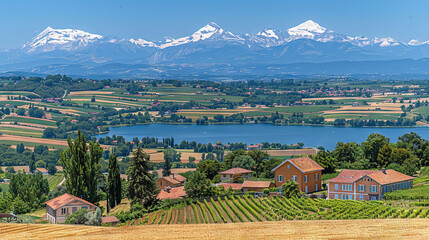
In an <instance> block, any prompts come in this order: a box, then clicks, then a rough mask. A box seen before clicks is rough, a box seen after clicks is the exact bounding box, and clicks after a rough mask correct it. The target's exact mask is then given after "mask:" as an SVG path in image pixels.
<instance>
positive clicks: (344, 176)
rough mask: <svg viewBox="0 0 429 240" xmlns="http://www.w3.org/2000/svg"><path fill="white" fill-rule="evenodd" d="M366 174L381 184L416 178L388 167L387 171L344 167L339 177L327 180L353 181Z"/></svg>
mask: <svg viewBox="0 0 429 240" xmlns="http://www.w3.org/2000/svg"><path fill="white" fill-rule="evenodd" d="M365 175H366V176H368V177H370V178H371V179H373V180H374V181H376V182H378V183H379V184H381V185H384V184H389V183H395V182H402V181H408V180H412V179H414V177H410V176H408V175H405V174H402V173H400V172H397V171H395V170H393V169H387V170H386V173H383V171H381V170H378V171H372V170H350V169H344V170H343V171H342V172H341V173H340V174H339V175H338V176H337V177H335V178H332V179H329V180H327V182H344V183H353V182H355V181H357V180H358V179H360V178H361V177H363V176H365Z"/></svg>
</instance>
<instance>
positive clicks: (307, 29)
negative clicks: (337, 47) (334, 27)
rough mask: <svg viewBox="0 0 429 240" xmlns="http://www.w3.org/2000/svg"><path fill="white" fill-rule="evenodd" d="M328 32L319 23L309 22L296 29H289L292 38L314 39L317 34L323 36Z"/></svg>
mask: <svg viewBox="0 0 429 240" xmlns="http://www.w3.org/2000/svg"><path fill="white" fill-rule="evenodd" d="M326 31H327V29H326V28H324V27H322V26H320V25H319V24H318V23H316V22H314V21H312V20H307V21H305V22H303V23H301V24H299V25H298V26H296V27H293V28H289V29H288V30H287V32H288V33H289V35H291V36H302V37H311V38H312V37H314V35H315V34H322V33H325V32H326Z"/></svg>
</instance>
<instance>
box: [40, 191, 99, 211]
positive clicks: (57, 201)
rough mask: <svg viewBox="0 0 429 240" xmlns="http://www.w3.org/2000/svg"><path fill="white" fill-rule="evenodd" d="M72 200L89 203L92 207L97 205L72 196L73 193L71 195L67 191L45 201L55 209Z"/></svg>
mask: <svg viewBox="0 0 429 240" xmlns="http://www.w3.org/2000/svg"><path fill="white" fill-rule="evenodd" d="M73 201H80V202H82V203H85V204H88V205H91V206H93V207H97V206H96V205H94V204H92V203H90V202H88V201H86V200H83V199H82V198H78V197H76V196H73V195H71V194H69V193H64V194H63V195H61V196H59V197H56V198H54V199H51V200H49V201H47V202H45V203H46V205H48V206H49V207H51V208H52V209H54V210H55V209H58V208H60V207H62V206H65V205H67V204H69V203H71V202H73Z"/></svg>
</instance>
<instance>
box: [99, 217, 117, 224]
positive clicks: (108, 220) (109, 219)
mask: <svg viewBox="0 0 429 240" xmlns="http://www.w3.org/2000/svg"><path fill="white" fill-rule="evenodd" d="M118 222H119V219H117V218H116V217H115V216H107V217H102V218H101V223H118Z"/></svg>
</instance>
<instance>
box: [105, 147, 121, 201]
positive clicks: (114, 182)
mask: <svg viewBox="0 0 429 240" xmlns="http://www.w3.org/2000/svg"><path fill="white" fill-rule="evenodd" d="M107 185H108V193H109V196H108V198H109V199H108V200H109V206H110V208H114V207H115V206H116V205H118V204H120V203H121V200H122V184H121V175H120V171H119V165H118V160H117V159H116V154H112V155H110V157H109V172H108V175H107Z"/></svg>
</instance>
